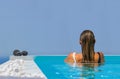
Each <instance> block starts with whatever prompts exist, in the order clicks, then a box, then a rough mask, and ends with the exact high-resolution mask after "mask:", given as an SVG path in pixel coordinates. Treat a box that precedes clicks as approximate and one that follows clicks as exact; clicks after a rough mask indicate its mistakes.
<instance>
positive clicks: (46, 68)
mask: <svg viewBox="0 0 120 79" xmlns="http://www.w3.org/2000/svg"><path fill="white" fill-rule="evenodd" d="M65 57H66V56H36V57H35V59H34V61H35V62H36V63H37V65H38V66H39V67H40V68H41V70H42V71H43V73H44V74H45V75H46V76H47V78H48V79H120V56H105V63H104V64H102V65H99V66H97V67H94V68H93V67H88V66H82V67H79V66H77V67H73V66H70V65H68V64H66V63H64V59H65Z"/></svg>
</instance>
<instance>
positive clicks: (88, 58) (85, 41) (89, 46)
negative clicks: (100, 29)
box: [80, 30, 95, 63]
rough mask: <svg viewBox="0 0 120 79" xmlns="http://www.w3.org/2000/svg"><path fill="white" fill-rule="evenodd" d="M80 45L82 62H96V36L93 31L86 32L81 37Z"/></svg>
mask: <svg viewBox="0 0 120 79" xmlns="http://www.w3.org/2000/svg"><path fill="white" fill-rule="evenodd" d="M80 44H81V47H82V56H83V59H82V62H83V63H92V62H94V54H95V52H94V45H95V36H94V33H93V32H92V31H91V30H84V31H83V32H82V33H81V35H80Z"/></svg>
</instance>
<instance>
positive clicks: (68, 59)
mask: <svg viewBox="0 0 120 79" xmlns="http://www.w3.org/2000/svg"><path fill="white" fill-rule="evenodd" d="M72 56H73V52H71V53H70V54H68V56H67V57H66V58H65V60H64V61H65V62H74V61H73V57H72Z"/></svg>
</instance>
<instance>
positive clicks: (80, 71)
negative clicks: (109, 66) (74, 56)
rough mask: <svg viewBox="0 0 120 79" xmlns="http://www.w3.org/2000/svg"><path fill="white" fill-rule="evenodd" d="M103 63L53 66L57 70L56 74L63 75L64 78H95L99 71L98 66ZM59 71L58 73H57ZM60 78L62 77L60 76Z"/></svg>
mask: <svg viewBox="0 0 120 79" xmlns="http://www.w3.org/2000/svg"><path fill="white" fill-rule="evenodd" d="M102 65H103V64H98V63H95V64H94V63H92V64H81V63H79V64H66V65H54V68H56V69H57V71H58V70H59V72H56V74H57V75H61V74H62V75H63V76H64V77H65V78H66V79H95V77H96V74H97V73H99V72H100V73H101V72H102V70H101V69H100V66H102ZM58 73H59V74H58ZM61 78H62V77H61Z"/></svg>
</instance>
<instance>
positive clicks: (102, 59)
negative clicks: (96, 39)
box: [95, 52, 104, 62]
mask: <svg viewBox="0 0 120 79" xmlns="http://www.w3.org/2000/svg"><path fill="white" fill-rule="evenodd" d="M99 54H100V59H101V62H104V54H103V52H99ZM98 59H99V55H98V54H97V53H96V54H95V60H97V61H98Z"/></svg>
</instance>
